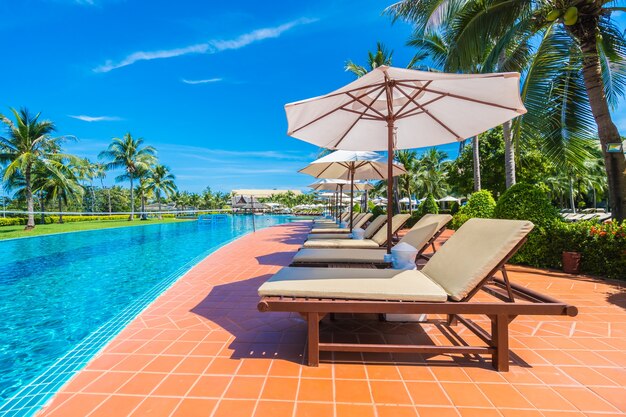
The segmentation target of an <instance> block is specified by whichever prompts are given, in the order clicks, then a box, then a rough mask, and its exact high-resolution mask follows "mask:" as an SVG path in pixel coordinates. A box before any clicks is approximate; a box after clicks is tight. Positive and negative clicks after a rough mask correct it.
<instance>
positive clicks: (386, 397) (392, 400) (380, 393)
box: [370, 381, 411, 404]
mask: <svg viewBox="0 0 626 417" xmlns="http://www.w3.org/2000/svg"><path fill="white" fill-rule="evenodd" d="M370 386H371V387H372V397H374V402H375V403H376V404H411V398H410V397H409V394H408V392H407V390H406V388H405V387H404V384H403V383H402V382H397V381H370Z"/></svg>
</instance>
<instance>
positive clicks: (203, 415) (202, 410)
mask: <svg viewBox="0 0 626 417" xmlns="http://www.w3.org/2000/svg"><path fill="white" fill-rule="evenodd" d="M216 405H217V400H208V399H199V398H185V399H184V400H183V401H182V402H181V403H180V404H179V406H178V408H176V410H175V411H174V413H172V414H171V417H210V416H211V413H213V410H214V409H215V406H216Z"/></svg>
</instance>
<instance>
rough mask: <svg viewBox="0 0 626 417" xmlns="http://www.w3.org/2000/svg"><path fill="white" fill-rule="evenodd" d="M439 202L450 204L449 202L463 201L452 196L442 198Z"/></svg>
mask: <svg viewBox="0 0 626 417" xmlns="http://www.w3.org/2000/svg"><path fill="white" fill-rule="evenodd" d="M437 201H439V202H440V203H441V202H444V203H448V202H453V201H457V202H458V201H461V199H460V198H456V197H452V196H451V195H447V196H445V197H444V198H440V199H439V200H437Z"/></svg>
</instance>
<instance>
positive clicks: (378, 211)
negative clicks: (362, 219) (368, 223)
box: [372, 206, 387, 217]
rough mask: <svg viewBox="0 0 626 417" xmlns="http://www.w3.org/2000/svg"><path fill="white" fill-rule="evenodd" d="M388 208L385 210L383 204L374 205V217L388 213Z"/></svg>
mask: <svg viewBox="0 0 626 417" xmlns="http://www.w3.org/2000/svg"><path fill="white" fill-rule="evenodd" d="M386 213H387V210H385V209H384V208H383V207H381V206H374V208H373V209H372V215H373V217H378V216H380V215H381V214H386Z"/></svg>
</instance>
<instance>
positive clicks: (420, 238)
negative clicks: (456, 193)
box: [400, 214, 452, 250]
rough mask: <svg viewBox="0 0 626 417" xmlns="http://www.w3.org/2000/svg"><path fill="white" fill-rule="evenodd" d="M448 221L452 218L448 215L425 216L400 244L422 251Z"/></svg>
mask: <svg viewBox="0 0 626 417" xmlns="http://www.w3.org/2000/svg"><path fill="white" fill-rule="evenodd" d="M450 220H452V216H450V215H449V214H426V215H424V216H423V217H422V218H421V219H419V221H418V222H417V223H415V225H413V227H411V230H409V231H408V232H407V233H406V234H405V235H404V236H403V237H402V239H400V242H403V243H408V244H409V245H411V246H413V247H414V248H416V249H418V250H419V249H422V248H423V247H424V245H426V244H427V243H428V241H429V240H430V239H431V238H432V237H433V236H434V234H435V233H437V231H439V230H441V229H442V228H443V227H444V226H445V225H446V224H447V223H448V222H449V221H450Z"/></svg>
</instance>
